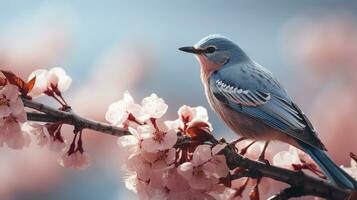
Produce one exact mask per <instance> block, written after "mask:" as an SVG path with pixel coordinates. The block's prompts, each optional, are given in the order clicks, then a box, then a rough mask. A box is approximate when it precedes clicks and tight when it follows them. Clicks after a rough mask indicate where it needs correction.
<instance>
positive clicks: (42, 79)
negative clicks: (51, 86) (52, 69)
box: [28, 69, 48, 97]
mask: <svg viewBox="0 0 357 200" xmlns="http://www.w3.org/2000/svg"><path fill="white" fill-rule="evenodd" d="M33 77H36V82H35V85H34V86H33V88H32V90H31V92H30V93H29V95H30V96H31V97H38V96H40V95H43V93H44V92H45V91H46V90H47V85H48V80H47V77H48V71H47V70H46V69H38V70H35V71H33V72H32V73H31V74H30V76H29V77H28V81H29V80H31V79H32V78H33Z"/></svg>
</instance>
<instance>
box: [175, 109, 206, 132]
mask: <svg viewBox="0 0 357 200" xmlns="http://www.w3.org/2000/svg"><path fill="white" fill-rule="evenodd" d="M178 115H179V120H178V124H177V122H172V124H177V125H178V130H180V131H181V132H183V133H185V134H186V135H189V136H191V137H196V136H200V135H202V134H201V133H202V132H203V133H210V132H212V130H213V129H212V125H211V124H210V123H209V122H208V114H207V110H206V109H205V108H204V107H202V106H197V107H190V106H186V105H184V106H182V107H181V108H180V109H179V110H178Z"/></svg>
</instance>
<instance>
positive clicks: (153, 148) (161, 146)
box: [137, 121, 177, 152]
mask: <svg viewBox="0 0 357 200" xmlns="http://www.w3.org/2000/svg"><path fill="white" fill-rule="evenodd" d="M137 131H138V134H139V135H140V137H141V138H142V139H143V141H142V143H141V146H142V148H143V149H144V150H145V151H148V152H158V151H162V150H167V149H170V148H172V147H173V146H174V145H175V144H176V141H177V133H176V131H175V130H173V129H169V128H168V127H167V126H166V125H165V123H161V122H160V121H157V122H156V124H146V125H142V126H138V128H137Z"/></svg>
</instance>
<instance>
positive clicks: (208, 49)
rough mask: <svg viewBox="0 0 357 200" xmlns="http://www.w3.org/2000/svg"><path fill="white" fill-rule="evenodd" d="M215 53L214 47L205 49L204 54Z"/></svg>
mask: <svg viewBox="0 0 357 200" xmlns="http://www.w3.org/2000/svg"><path fill="white" fill-rule="evenodd" d="M215 51H216V48H215V47H208V48H207V49H206V53H213V52H215Z"/></svg>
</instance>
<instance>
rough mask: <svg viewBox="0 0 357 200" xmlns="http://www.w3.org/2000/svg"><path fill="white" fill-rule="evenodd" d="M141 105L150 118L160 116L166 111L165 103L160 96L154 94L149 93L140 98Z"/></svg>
mask: <svg viewBox="0 0 357 200" xmlns="http://www.w3.org/2000/svg"><path fill="white" fill-rule="evenodd" d="M141 105H142V107H143V109H144V110H145V112H146V113H147V114H148V115H149V116H150V117H151V118H156V119H158V118H161V117H162V116H163V115H164V114H165V113H166V111H167V108H168V106H167V104H165V101H164V100H163V99H162V98H159V97H158V96H157V95H156V94H154V93H153V94H151V95H150V96H149V97H146V98H144V99H143V100H142V102H141Z"/></svg>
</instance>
